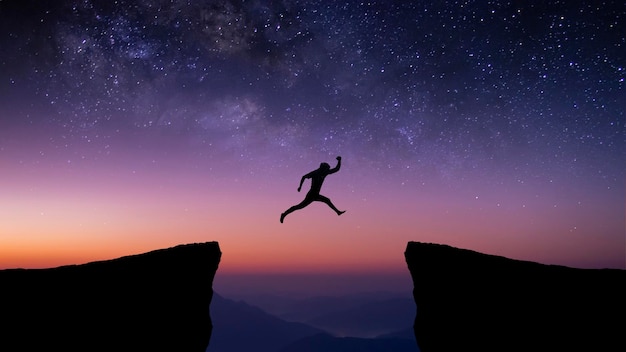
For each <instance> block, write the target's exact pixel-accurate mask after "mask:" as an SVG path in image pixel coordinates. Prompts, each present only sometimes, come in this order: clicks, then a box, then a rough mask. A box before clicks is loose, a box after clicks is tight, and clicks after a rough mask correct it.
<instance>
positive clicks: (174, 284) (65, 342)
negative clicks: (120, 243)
mask: <svg viewBox="0 0 626 352" xmlns="http://www.w3.org/2000/svg"><path fill="white" fill-rule="evenodd" d="M220 258H221V251H220V248H219V245H218V243H217V242H207V243H196V244H187V245H180V246H176V247H173V248H168V249H161V250H156V251H152V252H148V253H144V254H139V255H132V256H127V257H122V258H118V259H113V260H108V261H100V262H93V263H88V264H83V265H73V266H63V267H58V268H50V269H7V270H0V331H1V336H2V337H1V338H0V351H6V352H12V351H65V352H67V351H81V352H84V351H129V352H130V351H133V352H134V351H190V352H191V351H198V352H204V351H205V350H206V348H207V346H208V343H209V339H210V336H211V331H212V327H213V326H212V323H211V317H210V311H209V308H210V303H211V299H212V295H213V289H212V284H213V278H214V276H215V273H216V271H217V268H218V265H219V261H220Z"/></svg>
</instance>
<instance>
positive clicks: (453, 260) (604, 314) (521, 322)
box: [405, 242, 626, 352]
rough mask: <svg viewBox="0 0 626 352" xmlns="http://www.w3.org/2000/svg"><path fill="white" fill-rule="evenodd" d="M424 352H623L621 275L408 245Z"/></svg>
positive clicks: (625, 293) (624, 276)
mask: <svg viewBox="0 0 626 352" xmlns="http://www.w3.org/2000/svg"><path fill="white" fill-rule="evenodd" d="M405 258H406V262H407V265H408V268H409V271H410V273H411V277H412V279H413V284H414V289H413V296H414V298H415V304H416V307H417V312H416V317H415V324H414V331H415V337H416V339H417V344H418V346H419V348H420V350H421V351H422V352H434V351H570V352H571V351H622V350H626V340H625V339H624V331H626V323H625V320H624V317H625V316H626V309H625V306H626V303H625V302H626V299H625V297H626V288H625V286H626V285H625V283H626V271H624V270H619V269H575V268H569V267H563V266H555V265H543V264H538V263H534V262H527V261H519V260H512V259H508V258H504V257H499V256H493V255H487V254H482V253H478V252H474V251H470V250H465V249H459V248H454V247H450V246H446V245H440V244H432V243H420V242H409V243H408V245H407V248H406V252H405Z"/></svg>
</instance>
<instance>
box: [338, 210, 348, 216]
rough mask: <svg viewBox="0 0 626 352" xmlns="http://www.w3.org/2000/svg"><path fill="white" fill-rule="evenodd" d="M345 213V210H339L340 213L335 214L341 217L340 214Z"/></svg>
mask: <svg viewBox="0 0 626 352" xmlns="http://www.w3.org/2000/svg"><path fill="white" fill-rule="evenodd" d="M345 212H346V211H345V210H343V211H341V210H340V211H338V212H337V215H341V214H343V213H345Z"/></svg>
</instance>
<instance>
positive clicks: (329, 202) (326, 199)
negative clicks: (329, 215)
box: [316, 195, 346, 215]
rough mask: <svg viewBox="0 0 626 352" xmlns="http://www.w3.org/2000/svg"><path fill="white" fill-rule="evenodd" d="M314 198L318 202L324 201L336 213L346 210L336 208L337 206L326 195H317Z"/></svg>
mask: <svg viewBox="0 0 626 352" xmlns="http://www.w3.org/2000/svg"><path fill="white" fill-rule="evenodd" d="M316 200H319V201H320V202H324V203H326V204H327V205H328V206H329V207H330V208H331V209H332V210H334V211H335V213H337V215H341V214H343V213H345V212H346V211H345V210H339V209H337V207H336V206H335V205H334V204H333V202H331V201H330V199H329V198H328V197H324V196H322V195H319V196H318V197H317V199H316Z"/></svg>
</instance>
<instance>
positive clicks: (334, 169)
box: [328, 156, 341, 174]
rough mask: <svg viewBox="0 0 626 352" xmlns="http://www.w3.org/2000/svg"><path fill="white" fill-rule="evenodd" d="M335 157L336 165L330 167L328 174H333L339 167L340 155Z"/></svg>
mask: <svg viewBox="0 0 626 352" xmlns="http://www.w3.org/2000/svg"><path fill="white" fill-rule="evenodd" d="M336 159H337V166H335V167H334V168H332V169H330V171H329V172H328V173H329V174H334V173H335V172H337V171H339V169H340V168H341V157H340V156H338V157H337V158H336Z"/></svg>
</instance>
